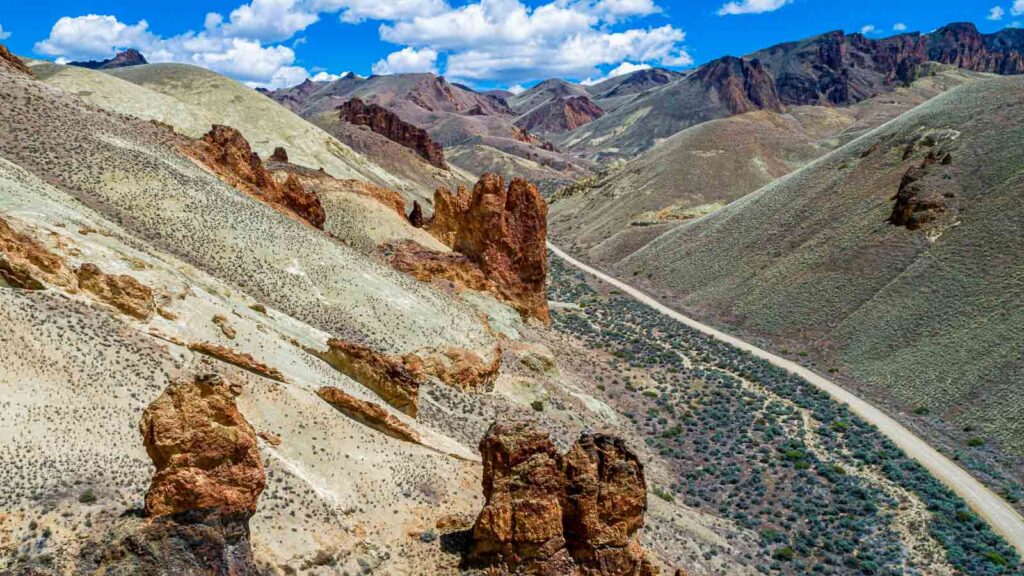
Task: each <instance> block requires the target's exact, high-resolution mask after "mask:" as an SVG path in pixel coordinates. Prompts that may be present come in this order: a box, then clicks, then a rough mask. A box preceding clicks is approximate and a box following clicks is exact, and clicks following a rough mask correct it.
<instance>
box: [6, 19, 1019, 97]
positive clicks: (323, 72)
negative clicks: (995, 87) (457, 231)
mask: <svg viewBox="0 0 1024 576" xmlns="http://www.w3.org/2000/svg"><path fill="white" fill-rule="evenodd" d="M5 4H6V5H5V6H4V7H3V8H2V9H0V38H2V40H0V42H4V43H6V44H7V45H8V46H9V47H10V48H11V49H12V50H14V51H15V52H16V53H18V54H22V55H27V56H34V57H45V58H51V59H58V60H61V61H63V60H74V59H90V58H104V57H109V56H110V55H112V54H113V52H114V51H115V50H116V49H118V48H124V47H129V46H134V47H138V48H139V49H140V50H142V51H143V53H144V54H145V55H146V56H147V58H149V59H150V60H151V61H181V62H190V63H194V64H198V65H202V66H206V67H208V68H211V69H213V70H216V71H218V72H221V73H224V74H227V75H229V76H232V77H234V78H237V79H239V80H241V81H243V82H247V83H249V84H251V85H264V86H272V87H277V86H286V85H292V84H297V83H298V82H301V81H302V80H303V79H304V78H306V77H309V76H313V77H317V74H320V76H319V77H320V78H329V77H331V75H337V74H340V73H343V72H347V71H352V72H356V73H357V74H361V75H368V74H371V73H395V72H412V71H435V72H439V73H443V74H446V75H447V76H448V77H449V78H450V79H452V80H455V81H460V82H465V83H468V84H471V85H473V86H476V87H479V88H491V87H513V86H529V85H530V84H532V83H535V82H536V81H538V80H542V79H545V78H549V77H553V76H558V77H564V78H569V79H573V80H578V81H584V80H590V81H594V80H597V79H600V78H602V77H604V76H606V75H607V74H609V73H610V72H621V71H628V70H631V69H635V68H636V67H640V66H647V65H656V66H666V67H670V68H685V67H687V66H691V65H693V64H694V63H696V64H699V63H702V62H705V61H707V60H710V59H713V58H717V57H719V56H722V55H724V54H734V55H742V54H745V53H748V52H751V51H753V50H756V49H758V48H763V47H766V46H769V45H771V44H774V43H778V42H783V41H788V40H795V39H799V38H803V37H807V36H811V35H814V34H818V33H821V32H825V31H828V30H835V29H842V30H846V31H848V32H855V31H860V30H862V29H865V30H868V35H869V36H872V37H881V36H886V35H890V34H893V33H896V32H897V31H898V30H900V29H901V28H902V27H905V29H906V30H908V31H915V30H917V31H929V30H932V29H934V28H936V27H938V26H941V25H943V24H946V23H948V22H952V21H970V22H974V23H975V24H977V25H978V27H979V28H980V29H981V30H982V31H983V32H993V31H996V30H999V29H1001V28H1005V27H1008V26H1014V25H1017V26H1019V25H1021V23H1022V22H1024V0H900V1H894V0H735V1H734V2H727V0H688V1H685V2H682V1H668V0H662V1H659V0H472V1H467V0H248V1H246V0H214V1H204V2H198V1H193V0H178V1H176V2H155V3H145V2H139V1H138V0H130V1H129V0H91V1H88V0H87V1H82V0H75V1H71V0H41V1H39V2H18V1H10V0H9V1H7V2H5ZM865 27H872V28H865Z"/></svg>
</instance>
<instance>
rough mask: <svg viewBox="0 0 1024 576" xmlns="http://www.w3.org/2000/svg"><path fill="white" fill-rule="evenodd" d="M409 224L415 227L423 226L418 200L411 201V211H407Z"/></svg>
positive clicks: (421, 209)
mask: <svg viewBox="0 0 1024 576" xmlns="http://www.w3.org/2000/svg"><path fill="white" fill-rule="evenodd" d="M409 224H412V225H413V226H414V227H416V228H423V207H422V206H420V203H419V201H418V200H413V201H412V211H411V212H409Z"/></svg>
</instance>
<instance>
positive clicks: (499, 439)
mask: <svg viewBox="0 0 1024 576" xmlns="http://www.w3.org/2000/svg"><path fill="white" fill-rule="evenodd" d="M480 455H481V456H482V457H483V467H484V469H483V491H484V499H485V504H484V507H483V510H481V511H480V515H479V516H478V517H477V520H476V523H475V524H474V525H473V543H472V547H471V549H470V551H469V555H468V560H469V562H470V563H472V564H477V565H487V566H494V567H498V568H503V569H506V570H508V571H510V572H512V571H517V570H519V571H521V572H523V573H527V574H545V575H547V574H550V575H552V576H554V575H567V574H573V573H575V565H574V562H573V561H572V558H571V557H570V556H569V551H568V550H567V549H566V546H565V544H566V542H565V530H564V528H563V525H562V516H563V509H562V503H563V500H564V494H565V474H564V473H563V471H562V456H561V454H559V452H558V449H557V448H556V447H555V444H554V442H552V441H551V436H550V435H549V434H547V433H546V432H542V431H541V430H539V429H537V428H535V427H533V426H531V425H529V424H526V423H522V422H516V423H510V424H504V423H496V424H494V425H492V426H491V428H490V429H489V430H488V431H487V434H486V435H485V436H484V438H483V440H481V441H480Z"/></svg>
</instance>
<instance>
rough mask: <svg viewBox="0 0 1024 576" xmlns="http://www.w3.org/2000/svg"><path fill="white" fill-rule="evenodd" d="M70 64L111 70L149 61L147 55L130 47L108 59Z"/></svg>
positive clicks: (71, 63)
mask: <svg viewBox="0 0 1024 576" xmlns="http://www.w3.org/2000/svg"><path fill="white" fill-rule="evenodd" d="M68 64H70V65H71V66H78V67H81V68H89V69H92V70H109V69H111V68H124V67H125V66H140V65H142V64H149V62H146V58H145V56H143V55H142V54H141V53H140V52H139V51H138V50H136V49H134V48H129V49H128V50H124V51H122V52H118V53H117V54H115V55H114V57H113V58H107V59H106V60H89V61H87V62H69V63H68Z"/></svg>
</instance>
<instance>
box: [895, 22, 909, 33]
mask: <svg viewBox="0 0 1024 576" xmlns="http://www.w3.org/2000/svg"><path fill="white" fill-rule="evenodd" d="M892 29H893V30H895V31H896V32H906V31H907V25H906V24H904V23H903V22H897V23H895V24H893V25H892Z"/></svg>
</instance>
